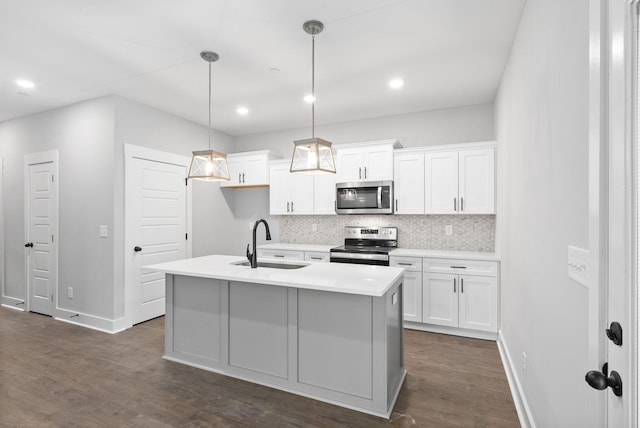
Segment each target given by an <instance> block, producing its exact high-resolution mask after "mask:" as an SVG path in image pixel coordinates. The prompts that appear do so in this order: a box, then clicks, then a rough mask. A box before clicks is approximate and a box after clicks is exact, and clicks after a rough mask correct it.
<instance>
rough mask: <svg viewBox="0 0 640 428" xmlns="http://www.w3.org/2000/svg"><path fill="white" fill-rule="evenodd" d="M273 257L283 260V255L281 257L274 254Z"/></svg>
mask: <svg viewBox="0 0 640 428" xmlns="http://www.w3.org/2000/svg"><path fill="white" fill-rule="evenodd" d="M273 257H278V258H280V259H283V258H284V255H282V254H274V255H273Z"/></svg>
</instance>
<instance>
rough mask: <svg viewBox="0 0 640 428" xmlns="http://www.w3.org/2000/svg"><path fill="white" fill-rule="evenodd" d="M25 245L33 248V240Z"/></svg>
mask: <svg viewBox="0 0 640 428" xmlns="http://www.w3.org/2000/svg"><path fill="white" fill-rule="evenodd" d="M24 246H25V247H27V248H33V242H27V243H26V244H24Z"/></svg>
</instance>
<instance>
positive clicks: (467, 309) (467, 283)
mask: <svg viewBox="0 0 640 428" xmlns="http://www.w3.org/2000/svg"><path fill="white" fill-rule="evenodd" d="M459 278H460V290H459V291H460V293H459V295H460V298H459V303H460V312H459V320H460V327H461V328H468V329H472V330H482V331H490V332H494V333H495V332H497V331H498V281H497V279H496V278H492V277H483V276H472V275H460V277H459Z"/></svg>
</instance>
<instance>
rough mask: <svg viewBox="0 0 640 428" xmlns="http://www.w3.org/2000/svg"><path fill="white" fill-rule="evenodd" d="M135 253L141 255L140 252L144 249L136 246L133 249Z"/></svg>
mask: <svg viewBox="0 0 640 428" xmlns="http://www.w3.org/2000/svg"><path fill="white" fill-rule="evenodd" d="M133 251H135V252H136V253H139V252H140V251H142V247H138V246H137V245H136V246H135V247H133Z"/></svg>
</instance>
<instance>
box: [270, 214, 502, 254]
mask: <svg viewBox="0 0 640 428" xmlns="http://www.w3.org/2000/svg"><path fill="white" fill-rule="evenodd" d="M314 225H315V229H316V231H315V232H314V231H313V229H314ZM448 225H451V226H452V229H453V234H452V235H447V234H446V233H445V232H446V226H448ZM345 226H374V227H376V226H377V227H383V226H394V227H397V228H398V246H399V247H402V248H419V249H428V250H457V251H494V247H495V234H496V216H495V215H402V216H399V215H378V216H375V215H371V216H368V215H357V216H356V215H338V216H303V215H301V216H282V217H280V242H286V243H300V244H327V245H340V244H342V243H343V242H344V235H343V231H344V227H345Z"/></svg>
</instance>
